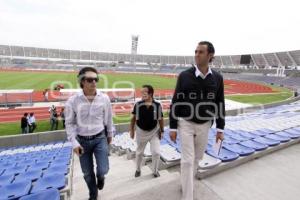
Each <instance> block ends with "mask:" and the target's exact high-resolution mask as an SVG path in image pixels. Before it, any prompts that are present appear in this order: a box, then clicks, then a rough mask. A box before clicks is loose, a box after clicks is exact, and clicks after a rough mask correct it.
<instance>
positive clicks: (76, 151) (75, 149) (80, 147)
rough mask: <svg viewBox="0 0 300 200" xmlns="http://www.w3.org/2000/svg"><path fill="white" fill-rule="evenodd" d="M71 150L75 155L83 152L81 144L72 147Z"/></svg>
mask: <svg viewBox="0 0 300 200" xmlns="http://www.w3.org/2000/svg"><path fill="white" fill-rule="evenodd" d="M73 151H74V152H75V153H76V154H77V156H81V155H82V154H83V151H84V150H83V148H82V146H79V147H76V148H74V149H73Z"/></svg>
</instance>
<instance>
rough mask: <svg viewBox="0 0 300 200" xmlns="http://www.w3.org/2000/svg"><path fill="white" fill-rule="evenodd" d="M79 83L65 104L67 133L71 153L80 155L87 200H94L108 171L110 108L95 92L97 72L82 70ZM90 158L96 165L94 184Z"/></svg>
mask: <svg viewBox="0 0 300 200" xmlns="http://www.w3.org/2000/svg"><path fill="white" fill-rule="evenodd" d="M78 81H79V83H80V87H81V88H82V91H81V92H79V93H78V94H75V95H73V96H72V97H70V98H69V99H68V101H67V102H66V105H65V120H66V132H67V135H68V140H69V141H71V142H72V145H73V150H74V152H75V153H76V154H77V155H78V156H79V160H80V165H81V169H82V172H83V175H84V179H85V182H86V184H87V186H88V188H89V196H90V197H89V199H90V200H96V199H97V197H98V189H99V190H102V189H103V187H104V179H105V175H106V174H107V173H108V170H109V162H108V153H109V152H108V145H109V144H110V143H111V140H112V136H113V121H112V108H111V104H110V99H109V97H108V96H107V95H106V94H104V93H101V92H99V91H97V82H98V81H99V78H98V72H97V70H96V69H94V68H92V67H85V68H83V69H81V70H80V72H79V74H78ZM105 130H106V131H105ZM93 155H94V156H95V159H96V164H97V169H96V176H97V183H96V176H95V172H94V165H93Z"/></svg>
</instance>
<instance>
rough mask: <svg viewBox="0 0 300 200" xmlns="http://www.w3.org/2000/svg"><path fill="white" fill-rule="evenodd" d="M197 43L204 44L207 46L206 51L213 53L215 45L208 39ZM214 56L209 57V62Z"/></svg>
mask: <svg viewBox="0 0 300 200" xmlns="http://www.w3.org/2000/svg"><path fill="white" fill-rule="evenodd" d="M198 45H206V46H207V52H208V53H211V54H215V47H214V45H213V44H212V43H211V42H208V41H201V42H199V43H198ZM213 59H214V58H211V59H210V60H209V62H212V61H213Z"/></svg>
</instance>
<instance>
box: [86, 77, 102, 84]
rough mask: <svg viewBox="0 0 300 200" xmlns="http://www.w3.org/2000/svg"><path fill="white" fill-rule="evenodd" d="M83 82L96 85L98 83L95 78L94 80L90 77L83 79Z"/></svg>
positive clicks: (97, 79)
mask: <svg viewBox="0 0 300 200" xmlns="http://www.w3.org/2000/svg"><path fill="white" fill-rule="evenodd" d="M84 80H85V81H87V82H88V83H92V82H93V81H95V82H96V83H98V82H99V78H98V77H96V78H91V77H88V78H84Z"/></svg>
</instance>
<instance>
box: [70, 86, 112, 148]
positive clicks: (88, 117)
mask: <svg viewBox="0 0 300 200" xmlns="http://www.w3.org/2000/svg"><path fill="white" fill-rule="evenodd" d="M65 120H66V121H65V124H66V132H67V136H68V140H69V141H70V142H72V145H73V148H76V147H78V146H80V144H79V143H78V141H77V140H76V136H77V135H81V136H92V135H96V134H98V133H100V132H101V131H103V130H104V126H106V127H107V131H108V137H112V136H113V120H112V107H111V104H110V99H109V97H108V95H107V94H104V93H102V92H100V91H97V93H96V96H95V98H94V100H93V102H90V101H89V100H88V99H87V98H86V96H85V95H84V93H83V91H80V92H78V93H77V94H75V95H73V96H71V97H70V98H69V99H68V101H67V102H66V105H65Z"/></svg>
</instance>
